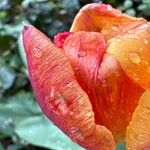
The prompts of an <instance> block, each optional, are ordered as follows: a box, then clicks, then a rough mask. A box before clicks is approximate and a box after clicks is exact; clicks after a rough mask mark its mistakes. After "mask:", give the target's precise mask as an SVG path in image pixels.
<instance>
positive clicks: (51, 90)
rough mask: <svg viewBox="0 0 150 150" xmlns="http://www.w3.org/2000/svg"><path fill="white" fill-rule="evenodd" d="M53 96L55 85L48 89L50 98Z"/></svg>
mask: <svg viewBox="0 0 150 150" xmlns="http://www.w3.org/2000/svg"><path fill="white" fill-rule="evenodd" d="M54 97H55V87H54V86H51V89H50V98H51V99H53V98H54Z"/></svg>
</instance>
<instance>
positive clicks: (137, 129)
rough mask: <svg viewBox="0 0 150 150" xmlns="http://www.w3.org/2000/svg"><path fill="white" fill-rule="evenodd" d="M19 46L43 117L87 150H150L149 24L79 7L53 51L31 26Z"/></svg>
mask: <svg viewBox="0 0 150 150" xmlns="http://www.w3.org/2000/svg"><path fill="white" fill-rule="evenodd" d="M23 43H24V47H25V51H26V56H27V61H28V70H29V78H30V81H31V84H32V87H33V91H34V93H35V95H36V99H37V101H38V103H39V105H40V107H41V109H42V111H43V112H44V114H45V115H46V116H47V117H48V118H49V119H50V120H52V121H53V122H54V124H56V125H57V126H58V127H59V128H60V129H61V130H62V131H63V132H64V133H65V134H67V135H68V136H69V137H70V138H71V139H72V140H73V141H75V142H77V143H78V144H80V145H81V146H83V147H85V148H86V149H88V150H114V149H115V143H117V142H119V141H125V142H126V147H127V149H128V150H142V149H144V148H150V102H149V101H150V91H149V88H150V23H149V22H147V21H146V20H144V19H143V18H134V17H130V16H128V15H126V14H122V13H121V12H120V11H118V10H115V9H113V8H112V7H111V6H110V5H104V4H89V5H86V6H84V7H83V8H82V9H81V10H80V11H79V13H78V14H77V16H76V17H75V20H74V22H73V25H72V27H71V29H70V32H64V33H58V34H57V35H56V36H55V38H54V44H53V43H52V42H51V41H50V40H49V38H48V37H46V36H45V35H44V34H43V33H41V32H40V31H39V30H37V29H36V28H34V27H33V26H25V27H24V30H23Z"/></svg>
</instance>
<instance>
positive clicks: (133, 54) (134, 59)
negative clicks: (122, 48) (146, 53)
mask: <svg viewBox="0 0 150 150" xmlns="http://www.w3.org/2000/svg"><path fill="white" fill-rule="evenodd" d="M129 59H130V60H131V61H132V62H133V63H134V64H139V63H140V62H141V56H140V55H139V54H138V53H136V52H131V53H129Z"/></svg>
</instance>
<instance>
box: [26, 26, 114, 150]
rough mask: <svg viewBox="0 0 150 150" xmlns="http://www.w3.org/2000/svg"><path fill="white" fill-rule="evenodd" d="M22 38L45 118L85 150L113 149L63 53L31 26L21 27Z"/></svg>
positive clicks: (112, 140) (37, 97) (32, 81)
mask: <svg viewBox="0 0 150 150" xmlns="http://www.w3.org/2000/svg"><path fill="white" fill-rule="evenodd" d="M23 39H24V47H25V50H26V55H27V61H28V70H29V77H30V81H31V84H32V87H33V90H34V93H35V95H36V99H37V100H38V103H39V105H40V107H41V109H42V111H43V112H44V113H45V115H46V116H47V117H48V118H49V119H50V120H52V121H53V122H54V124H56V125H57V126H58V127H59V128H60V129H61V130H62V131H63V132H64V133H66V134H67V135H68V136H69V137H71V139H72V140H74V141H75V142H77V143H78V144H80V145H81V146H83V147H85V148H86V149H87V150H114V149H115V143H114V139H113V136H112V134H111V132H110V131H109V130H108V129H107V128H106V127H104V126H101V125H97V124H96V123H95V119H94V113H93V111H92V105H91V103H90V101H89V98H88V96H87V94H86V93H85V92H84V91H83V90H82V88H81V87H80V85H79V84H78V82H77V81H76V77H75V75H74V72H73V70H72V68H71V65H70V63H69V61H68V60H67V58H66V57H65V55H64V54H63V52H62V50H61V49H59V48H56V47H55V46H54V45H53V44H52V42H51V41H50V40H49V39H48V38H47V37H46V36H45V35H44V34H42V33H41V32H40V31H38V30H37V29H35V28H34V27H32V26H30V27H26V28H24V31H23ZM45 130H46V129H45Z"/></svg>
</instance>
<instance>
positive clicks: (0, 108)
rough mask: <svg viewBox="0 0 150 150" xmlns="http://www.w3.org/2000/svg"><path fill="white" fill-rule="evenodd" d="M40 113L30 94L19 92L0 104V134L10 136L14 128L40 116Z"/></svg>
mask: <svg viewBox="0 0 150 150" xmlns="http://www.w3.org/2000/svg"><path fill="white" fill-rule="evenodd" d="M40 114H41V111H40V109H39V107H38V106H37V103H36V102H35V101H34V99H33V96H32V94H31V93H25V92H20V93H18V94H16V95H14V96H13V97H12V98H9V99H8V100H7V102H1V103H0V132H1V133H3V134H5V135H10V136H12V135H13V134H14V129H15V126H16V125H17V124H18V123H19V122H21V121H23V120H24V119H26V118H28V117H30V116H33V115H40Z"/></svg>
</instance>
